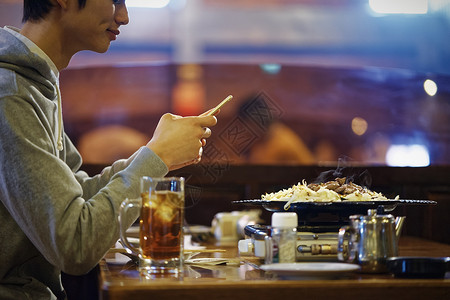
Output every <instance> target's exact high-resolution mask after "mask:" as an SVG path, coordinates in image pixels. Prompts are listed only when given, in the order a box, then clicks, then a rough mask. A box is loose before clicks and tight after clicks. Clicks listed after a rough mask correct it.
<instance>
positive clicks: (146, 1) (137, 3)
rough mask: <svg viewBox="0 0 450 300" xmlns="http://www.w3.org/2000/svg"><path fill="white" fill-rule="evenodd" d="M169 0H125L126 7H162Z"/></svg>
mask: <svg viewBox="0 0 450 300" xmlns="http://www.w3.org/2000/svg"><path fill="white" fill-rule="evenodd" d="M169 2H170V0H127V1H126V2H125V3H126V5H127V6H128V7H147V8H163V7H166V6H167V5H168V4H169Z"/></svg>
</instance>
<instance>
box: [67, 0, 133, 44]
mask: <svg viewBox="0 0 450 300" xmlns="http://www.w3.org/2000/svg"><path fill="white" fill-rule="evenodd" d="M63 20H64V21H63V26H65V27H64V29H65V33H66V38H65V41H66V43H67V47H70V49H71V50H74V51H75V52H78V51H82V50H92V51H95V52H105V51H106V50H108V48H109V45H110V43H111V41H113V40H115V39H116V37H117V35H118V34H119V27H120V26H121V25H126V24H128V21H129V20H128V12H127V8H126V6H125V0H87V1H86V6H85V7H83V8H81V9H80V8H79V7H78V0H68V7H67V10H66V11H65V15H64V19H63Z"/></svg>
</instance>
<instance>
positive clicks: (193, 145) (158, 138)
mask: <svg viewBox="0 0 450 300" xmlns="http://www.w3.org/2000/svg"><path fill="white" fill-rule="evenodd" d="M216 123H217V119H216V117H214V116H195V117H181V116H177V115H173V114H169V113H167V114H164V115H163V116H162V117H161V119H160V120H159V123H158V126H156V130H155V132H154V134H153V137H152V139H151V140H150V142H148V144H147V147H148V148H149V149H151V150H152V151H153V152H155V153H156V155H158V156H159V157H160V158H161V160H162V161H163V162H164V163H165V164H166V165H167V167H168V168H169V170H175V169H179V168H181V167H184V166H187V165H190V164H193V163H198V162H199V161H200V160H201V158H202V153H203V148H202V147H203V146H205V145H206V139H207V138H209V137H210V136H211V130H210V129H209V127H210V126H214V125H216Z"/></svg>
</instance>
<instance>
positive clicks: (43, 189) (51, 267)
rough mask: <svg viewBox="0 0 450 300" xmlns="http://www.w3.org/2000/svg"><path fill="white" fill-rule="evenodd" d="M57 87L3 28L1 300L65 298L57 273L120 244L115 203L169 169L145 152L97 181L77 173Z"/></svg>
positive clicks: (72, 270) (76, 269)
mask: <svg viewBox="0 0 450 300" xmlns="http://www.w3.org/2000/svg"><path fill="white" fill-rule="evenodd" d="M57 86H58V77H57V74H55V72H53V71H52V69H51V67H50V66H49V64H48V63H47V62H46V60H44V59H42V58H41V57H40V56H39V55H36V53H34V52H32V51H30V49H29V47H27V45H25V44H24V43H23V42H22V41H20V39H18V38H17V37H15V36H14V35H13V34H11V33H10V32H8V31H7V30H5V29H2V28H0V200H1V202H0V298H1V299H16V300H17V299H28V298H29V299H56V298H58V299H61V298H64V297H65V294H64V291H63V289H62V286H61V281H60V273H61V271H64V272H66V273H68V274H72V275H81V274H84V273H87V272H88V271H89V270H91V269H92V268H93V267H94V266H95V265H96V264H97V263H98V262H99V261H100V259H101V258H102V257H103V256H104V254H105V253H106V252H107V251H108V249H109V248H110V247H111V246H112V245H113V244H114V243H115V242H116V241H117V239H118V237H119V229H118V210H119V207H120V203H121V202H122V201H123V200H124V199H125V198H127V197H128V198H136V197H139V178H140V177H142V176H153V177H162V176H165V175H166V174H167V171H168V170H167V167H166V165H165V164H164V163H163V162H162V161H161V160H160V158H159V157H158V156H156V155H155V154H154V153H153V152H152V151H151V150H149V149H148V148H146V147H142V148H141V149H139V150H138V151H137V152H136V153H135V154H134V155H133V156H132V157H131V158H129V159H128V160H120V161H117V162H115V163H114V164H113V165H112V166H111V167H108V168H106V169H104V170H103V172H102V173H101V174H100V175H97V176H94V177H89V176H88V175H87V174H86V173H85V172H83V171H80V170H79V168H80V166H81V164H82V160H81V157H80V155H79V153H78V151H77V150H76V149H75V147H74V145H73V144H72V143H71V141H70V140H69V138H68V137H67V136H66V135H65V134H64V132H63V130H62V126H61V125H62V124H60V125H58V123H62V122H58V117H59V114H58V105H59V100H58V97H59V91H58V87H57ZM80 105H84V104H83V103H80ZM60 133H61V137H62V143H63V145H62V146H63V148H62V150H61V151H60V150H58V146H57V144H58V138H59V136H60ZM136 217H137V216H133V218H134V219H135V218H136Z"/></svg>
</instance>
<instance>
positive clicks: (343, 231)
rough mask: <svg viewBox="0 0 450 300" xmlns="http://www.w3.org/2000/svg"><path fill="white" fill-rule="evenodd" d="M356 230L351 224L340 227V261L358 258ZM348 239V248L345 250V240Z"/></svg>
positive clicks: (338, 251)
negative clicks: (355, 238)
mask: <svg viewBox="0 0 450 300" xmlns="http://www.w3.org/2000/svg"><path fill="white" fill-rule="evenodd" d="M355 235H356V230H355V229H354V228H353V227H351V226H344V227H341V228H340V229H339V235H338V246H337V257H338V259H339V260H340V261H345V262H350V263H352V262H354V260H355V258H356V245H355V244H354V237H355ZM346 240H348V249H347V251H345V247H344V245H345V241H346Z"/></svg>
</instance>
